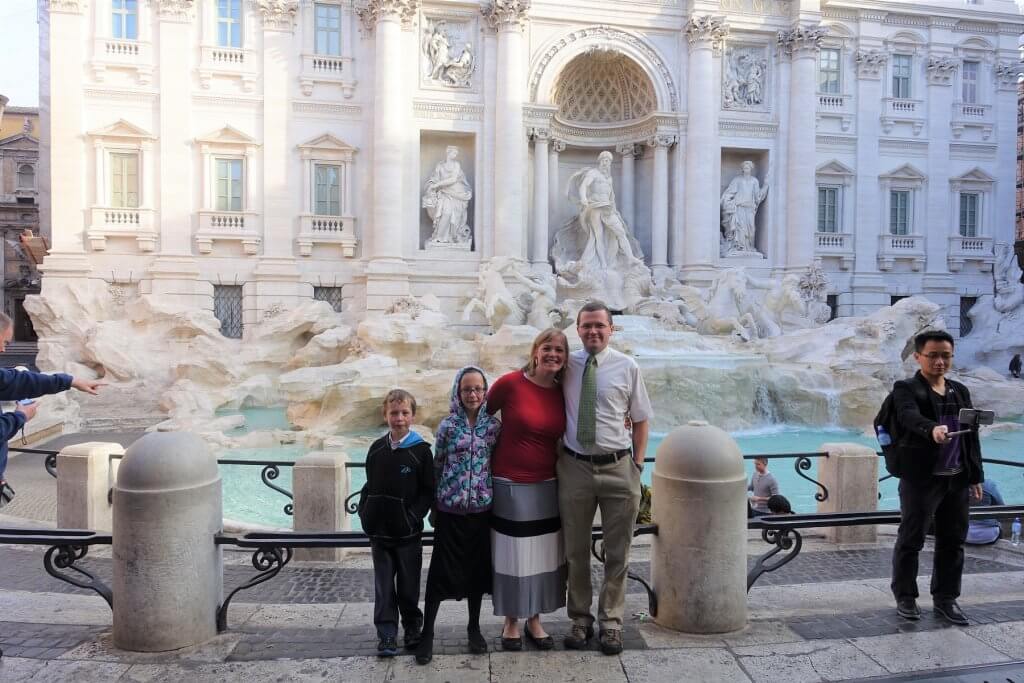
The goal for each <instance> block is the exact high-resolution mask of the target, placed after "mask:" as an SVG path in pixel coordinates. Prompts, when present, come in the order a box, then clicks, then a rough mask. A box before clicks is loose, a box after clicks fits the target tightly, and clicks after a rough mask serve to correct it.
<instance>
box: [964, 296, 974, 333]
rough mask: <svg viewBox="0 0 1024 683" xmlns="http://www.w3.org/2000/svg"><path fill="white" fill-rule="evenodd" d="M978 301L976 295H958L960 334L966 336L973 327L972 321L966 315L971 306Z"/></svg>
mask: <svg viewBox="0 0 1024 683" xmlns="http://www.w3.org/2000/svg"><path fill="white" fill-rule="evenodd" d="M976 303H978V297H976V296H962V297H960V336H961V337H966V336H967V335H969V334H970V333H971V330H973V329H974V321H973V320H971V316H969V315H967V314H968V313H970V312H971V308H973V307H974V304H976Z"/></svg>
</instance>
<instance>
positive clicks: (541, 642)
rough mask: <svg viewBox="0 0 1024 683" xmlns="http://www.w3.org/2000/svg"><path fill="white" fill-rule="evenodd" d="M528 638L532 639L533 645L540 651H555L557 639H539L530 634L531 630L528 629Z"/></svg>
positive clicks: (548, 637) (549, 637)
mask: <svg viewBox="0 0 1024 683" xmlns="http://www.w3.org/2000/svg"><path fill="white" fill-rule="evenodd" d="M526 637H527V638H529V639H530V642H531V643H533V644H534V645H535V646H536V647H537V649H538V650H554V649H555V639H554V638H552V637H551V636H544V637H543V638H538V637H537V636H535V635H533V634H532V633H530V629H526Z"/></svg>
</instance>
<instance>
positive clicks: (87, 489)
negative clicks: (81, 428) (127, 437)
mask: <svg viewBox="0 0 1024 683" xmlns="http://www.w3.org/2000/svg"><path fill="white" fill-rule="evenodd" d="M111 455H124V448H123V447H122V446H121V444H116V443H100V442H96V441H90V442H88V443H78V444H74V445H72V446H67V447H65V448H64V449H63V450H61V452H60V453H58V454H57V528H59V529H93V530H95V531H110V530H111V528H112V524H111V522H112V518H111V513H110V501H109V500H108V499H107V494H108V493H109V492H110V485H111V484H112V483H113V474H112V469H113V466H114V462H112V461H111V459H110V456H111Z"/></svg>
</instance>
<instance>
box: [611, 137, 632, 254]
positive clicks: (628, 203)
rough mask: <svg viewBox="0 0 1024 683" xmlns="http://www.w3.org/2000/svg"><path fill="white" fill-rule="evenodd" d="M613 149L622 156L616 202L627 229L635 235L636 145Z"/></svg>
mask: <svg viewBox="0 0 1024 683" xmlns="http://www.w3.org/2000/svg"><path fill="white" fill-rule="evenodd" d="M615 151H616V152H618V153H619V154H620V155H621V156H622V183H621V184H620V185H619V193H618V195H617V198H616V199H617V201H616V204H617V205H618V207H619V213H621V214H622V217H623V219H625V221H626V226H627V227H629V231H630V232H632V233H633V234H634V235H636V199H635V194H634V193H635V189H634V188H635V187H636V168H635V167H636V145H635V144H633V143H632V142H630V143H628V144H625V145H619V146H618V147H616V148H615Z"/></svg>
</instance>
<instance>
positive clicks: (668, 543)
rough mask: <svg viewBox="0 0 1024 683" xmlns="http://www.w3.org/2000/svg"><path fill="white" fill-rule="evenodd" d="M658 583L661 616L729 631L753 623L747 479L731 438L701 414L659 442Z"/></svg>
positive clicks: (693, 627) (678, 625)
mask: <svg viewBox="0 0 1024 683" xmlns="http://www.w3.org/2000/svg"><path fill="white" fill-rule="evenodd" d="M653 484H654V491H653V500H654V509H653V515H654V522H655V523H656V524H657V525H658V535H657V536H655V537H654V542H653V546H652V551H651V583H652V585H653V587H654V590H655V592H656V593H657V595H658V616H657V617H656V618H655V621H657V623H658V624H660V625H661V626H665V627H667V628H671V629H675V630H677V631H685V632H687V633H725V632H727V631H736V630H739V629H741V628H743V627H744V626H746V624H747V504H746V498H747V482H746V473H745V470H744V469H743V456H742V455H741V453H740V449H739V446H737V445H736V442H735V441H733V440H732V438H731V437H730V436H729V435H728V434H726V433H725V432H723V431H722V430H721V429H718V428H717V427H712V426H709V425H708V423H707V422H704V421H701V420H694V421H691V422H689V423H688V424H687V425H686V426H685V427H678V428H676V429H674V430H672V432H671V433H669V435H668V436H666V437H665V440H664V441H662V442H661V445H660V446H658V453H657V460H656V462H655V465H654V476H653Z"/></svg>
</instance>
